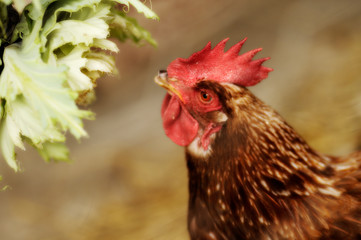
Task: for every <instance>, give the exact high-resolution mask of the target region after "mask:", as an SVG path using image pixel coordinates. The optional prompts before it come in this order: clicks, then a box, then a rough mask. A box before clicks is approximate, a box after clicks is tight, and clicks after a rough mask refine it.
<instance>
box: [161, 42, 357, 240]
mask: <svg viewBox="0 0 361 240" xmlns="http://www.w3.org/2000/svg"><path fill="white" fill-rule="evenodd" d="M227 40H228V39H225V40H223V41H221V42H220V43H218V44H217V45H216V46H215V47H214V48H213V49H212V48H211V44H210V43H208V44H207V45H206V47H205V48H204V49H202V50H201V51H199V52H196V53H194V54H193V55H192V56H191V57H189V58H188V59H182V58H178V59H176V60H174V61H173V62H171V63H170V65H169V66H168V68H167V71H161V72H160V73H159V75H158V76H157V77H156V78H155V81H156V83H157V84H159V85H160V86H162V87H164V88H165V89H167V90H168V93H167V95H166V97H165V99H164V101H163V105H162V109H161V114H162V120H163V127H164V130H165V133H166V135H167V136H168V137H169V138H170V139H171V140H173V141H174V142H175V143H176V144H178V145H181V146H185V148H186V160H187V166H188V172H189V210H188V230H189V233H190V237H191V239H202V240H203V239H210V240H221V239H262V240H263V239H361V170H360V163H361V153H359V152H357V153H354V154H351V155H349V156H347V157H331V156H326V155H323V154H321V153H318V152H316V151H315V150H313V149H312V148H311V147H310V146H309V145H307V143H306V142H305V141H304V140H303V139H302V137H301V136H300V135H298V134H297V133H296V132H295V130H294V129H293V128H292V127H290V126H289V125H288V124H287V123H286V122H285V121H284V120H283V119H282V117H280V115H279V114H277V112H275V111H274V110H273V109H272V108H270V107H269V106H267V105H266V104H264V103H263V102H262V101H260V100H259V99H258V98H256V97H255V96H254V95H253V94H252V93H251V92H250V91H249V90H247V88H246V87H247V86H252V85H255V84H257V83H258V82H260V81H261V80H262V79H264V78H266V77H267V76H268V73H269V72H270V71H272V69H271V68H267V67H264V66H262V63H263V62H264V61H265V60H267V59H268V58H263V59H259V60H252V58H253V56H254V55H255V54H256V53H257V52H259V51H260V50H261V49H255V50H252V51H249V52H247V53H244V54H242V55H239V51H240V49H241V47H242V45H243V44H244V42H245V40H246V39H244V40H242V41H240V42H239V43H237V44H236V45H234V46H232V47H231V48H230V49H229V50H228V51H226V52H224V46H225V44H226V42H227Z"/></svg>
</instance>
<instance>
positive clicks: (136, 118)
mask: <svg viewBox="0 0 361 240" xmlns="http://www.w3.org/2000/svg"><path fill="white" fill-rule="evenodd" d="M146 4H147V5H148V6H150V5H151V6H152V9H153V10H154V11H155V12H156V13H157V14H158V15H159V17H160V21H159V22H157V21H152V20H147V19H143V17H142V16H141V15H139V14H136V13H134V12H133V11H131V12H130V14H131V15H132V16H134V17H136V18H137V19H138V20H139V22H140V23H141V25H143V26H144V27H145V28H146V29H148V30H149V31H150V32H151V33H152V35H153V37H154V38H155V39H156V40H157V42H158V45H159V46H158V48H153V47H151V46H147V45H145V46H143V47H137V46H135V45H134V44H133V43H131V42H130V41H129V42H126V43H125V44H120V45H119V48H120V52H119V54H118V55H117V56H116V61H117V66H118V69H119V75H118V76H112V77H110V76H108V77H105V78H103V79H100V80H99V81H98V88H97V101H96V102H95V103H94V104H93V105H91V106H90V108H91V109H92V110H93V111H94V112H95V113H96V115H97V118H96V120H95V121H87V122H86V123H85V127H86V129H87V131H88V133H89V136H90V137H89V138H87V139H83V140H82V141H81V142H77V141H75V140H73V139H72V138H71V136H69V141H68V146H69V147H70V148H71V156H72V159H73V162H72V163H44V161H42V159H40V157H39V156H38V155H37V153H36V152H34V151H33V150H32V149H31V148H30V147H28V148H27V151H26V152H21V151H19V154H18V158H19V159H20V161H21V166H22V168H23V170H24V171H23V172H21V173H14V172H13V171H12V170H11V169H10V168H9V167H8V166H7V165H6V164H5V162H4V161H3V160H1V161H0V173H1V174H2V176H3V181H2V184H7V185H9V186H10V188H9V189H7V190H6V191H2V192H0V239H1V240H100V239H102V240H118V239H122V240H123V239H126V240H127V239H165V240H169V239H188V234H187V230H186V212H187V199H188V193H187V170H186V166H185V160H184V152H183V149H182V148H181V147H178V146H176V145H175V144H174V143H173V142H171V141H170V140H169V139H167V138H166V136H165V135H164V133H163V129H162V123H161V119H160V106H161V102H162V99H163V97H164V95H165V91H164V90H163V89H161V88H160V87H158V86H157V85H155V84H154V82H153V78H154V76H155V75H156V74H157V72H158V70H159V69H165V68H166V67H167V65H168V64H169V62H170V61H172V60H173V59H175V58H177V57H188V56H189V55H190V54H191V53H193V52H195V51H198V50H200V49H202V48H203V47H204V46H205V44H206V43H207V42H208V41H211V42H212V43H213V46H214V45H215V44H216V43H217V42H219V41H220V40H222V39H224V38H226V37H230V40H229V42H228V45H227V48H229V47H230V46H231V45H233V44H234V43H236V42H238V41H239V40H241V39H243V38H244V37H246V36H247V37H248V41H247V43H246V44H245V45H244V47H243V50H242V52H245V51H248V50H251V49H254V48H257V47H263V51H262V52H261V53H259V54H258V55H257V56H258V57H266V56H271V57H272V59H271V60H269V61H267V62H266V63H265V65H266V66H268V67H272V68H274V71H273V72H272V73H271V74H270V75H269V77H268V79H266V80H264V81H263V82H262V83H261V84H259V85H258V86H255V87H252V88H251V91H252V92H253V93H255V94H256V95H257V96H258V97H259V98H261V99H262V100H263V101H265V102H266V103H267V104H269V105H271V106H272V107H274V108H275V109H276V110H277V111H278V112H280V113H281V115H283V116H284V117H285V119H286V120H287V121H288V122H289V123H290V124H291V125H292V126H294V127H295V128H296V129H297V130H298V132H299V133H300V134H301V135H302V136H303V137H304V138H305V139H306V140H307V141H308V142H309V143H310V144H311V145H312V146H313V147H314V148H316V149H317V150H318V151H321V152H325V153H328V154H334V155H342V154H347V153H349V152H351V151H354V150H357V149H359V150H360V149H361V126H360V122H361V121H360V120H361V1H359V0H345V1H339V0H316V1H315V0H298V1H296V0H267V1H265V0H264V1H259V0H253V1H250V0H238V1H232V0H223V1H218V0H198V1H185V0H177V1H175V0H167V1H166V0H152V2H149V1H148V2H146Z"/></svg>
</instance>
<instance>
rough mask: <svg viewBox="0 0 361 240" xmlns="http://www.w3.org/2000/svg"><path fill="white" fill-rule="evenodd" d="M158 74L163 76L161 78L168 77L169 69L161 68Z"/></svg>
mask: <svg viewBox="0 0 361 240" xmlns="http://www.w3.org/2000/svg"><path fill="white" fill-rule="evenodd" d="M158 76H159V77H161V78H166V77H168V73H167V70H159V72H158Z"/></svg>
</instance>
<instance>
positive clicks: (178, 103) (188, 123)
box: [155, 38, 272, 150]
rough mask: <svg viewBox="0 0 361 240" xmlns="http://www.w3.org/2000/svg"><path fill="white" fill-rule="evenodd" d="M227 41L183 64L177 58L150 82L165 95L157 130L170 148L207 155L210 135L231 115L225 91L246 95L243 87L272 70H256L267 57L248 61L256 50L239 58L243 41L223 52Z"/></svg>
mask: <svg viewBox="0 0 361 240" xmlns="http://www.w3.org/2000/svg"><path fill="white" fill-rule="evenodd" d="M227 41H228V38H227V39H224V40H223V41H221V42H220V43H218V44H217V45H216V46H215V47H214V48H213V49H212V48H211V43H208V44H207V45H206V47H205V48H203V49H202V50H201V51H199V52H196V53H194V54H193V55H191V56H190V57H189V58H188V59H183V58H177V59H176V60H174V61H173V62H171V63H170V64H169V66H168V68H167V70H166V71H160V73H159V75H158V76H157V77H156V78H155V81H156V83H158V84H159V85H160V86H162V87H164V88H165V89H167V90H168V93H167V95H166V97H165V99H164V101H163V105H162V110H161V113H162V119H163V127H164V130H165V133H166V135H167V136H168V137H169V138H170V139H172V140H173V141H174V142H175V143H176V144H178V145H181V146H189V145H190V144H192V143H194V144H196V145H197V147H202V148H203V149H204V150H207V149H208V148H209V146H210V142H211V141H212V137H213V136H214V133H216V132H218V131H219V130H220V129H221V128H222V125H223V124H224V123H225V122H226V121H227V119H228V118H229V117H230V115H231V114H232V111H231V107H232V106H230V104H229V101H228V100H229V99H230V98H231V97H232V96H230V94H231V92H232V91H231V92H230V91H226V90H225V86H228V88H229V89H230V88H232V86H234V87H236V88H237V91H235V92H236V93H237V94H243V93H247V90H246V89H245V88H244V87H247V86H252V85H255V84H257V83H258V82H260V81H261V80H263V79H264V78H266V77H267V76H268V73H269V72H270V71H272V69H271V68H268V67H264V66H262V63H263V62H264V61H266V60H268V59H269V58H262V59H258V60H252V58H253V56H254V55H255V54H256V53H257V52H259V51H261V48H258V49H254V50H251V51H249V52H246V53H244V54H242V55H239V51H240V50H241V47H242V45H243V44H244V43H245V41H246V38H245V39H243V40H242V41H240V42H238V43H237V44H235V45H234V46H232V47H231V48H230V49H229V50H228V51H226V52H224V47H225V44H226V43H227Z"/></svg>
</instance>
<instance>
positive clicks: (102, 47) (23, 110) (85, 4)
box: [0, 0, 158, 171]
mask: <svg viewBox="0 0 361 240" xmlns="http://www.w3.org/2000/svg"><path fill="white" fill-rule="evenodd" d="M11 2H12V1H5V0H2V1H0V17H1V21H0V23H1V24H0V32H1V33H2V35H1V36H0V48H1V49H0V50H1V51H0V53H1V52H3V55H2V65H3V66H2V67H3V69H2V72H1V75H0V148H1V152H2V154H3V156H4V158H5V160H6V162H7V163H8V165H9V166H10V167H11V168H13V169H14V170H15V171H18V170H19V163H18V161H17V159H16V155H15V147H18V148H20V149H23V150H25V145H24V141H26V142H28V143H29V144H30V145H32V146H33V147H35V148H36V149H37V150H38V152H39V154H40V155H41V156H42V157H43V158H44V159H45V160H46V161H50V160H51V159H54V160H59V161H66V160H68V156H69V152H68V149H67V148H66V147H65V145H64V142H65V136H64V134H65V133H66V132H67V131H69V132H70V133H71V134H72V135H73V136H74V137H75V138H77V139H79V138H81V137H84V136H87V133H86V131H85V130H84V128H83V123H82V120H83V119H92V118H94V115H93V113H92V112H90V111H87V110H81V109H79V107H78V106H77V104H76V103H77V102H82V103H84V102H85V103H87V102H89V101H90V100H91V99H94V93H93V90H94V87H95V81H96V79H97V78H99V77H100V76H101V75H102V74H104V73H115V72H116V69H115V63H114V59H113V57H112V56H111V55H109V53H110V52H118V48H117V46H116V44H115V43H114V42H112V41H110V40H108V38H109V37H115V38H118V39H119V40H120V41H124V40H125V39H131V40H133V41H134V42H136V43H140V42H141V41H143V40H144V41H147V42H149V43H150V44H152V45H156V43H155V41H154V40H153V39H152V37H151V35H150V34H149V32H147V31H146V30H145V29H143V28H142V27H141V26H139V25H138V23H137V21H136V20H135V19H133V18H130V17H128V16H127V15H126V12H125V11H124V7H125V8H129V7H130V5H132V6H133V7H134V8H135V9H136V10H137V11H138V12H139V13H142V14H144V16H145V17H147V18H152V19H158V17H157V15H156V14H155V13H154V12H153V11H151V10H150V9H149V8H148V7H146V6H145V5H144V4H143V3H141V2H140V1H138V0H114V1H112V0H61V1H56V0H37V1H32V3H31V4H29V5H27V6H26V7H25V8H24V6H25V3H24V1H20V0H17V1H15V0H14V2H13V6H14V7H15V9H16V10H17V12H18V13H19V14H20V15H19V16H20V18H19V17H17V18H13V20H12V21H8V20H6V19H4V17H6V16H8V15H7V14H9V12H11V11H13V12H14V11H15V10H14V8H12V6H11V5H10V4H11ZM9 9H10V10H9ZM14 19H17V22H16V21H15V20H14ZM14 21H15V22H16V24H14ZM84 98H86V99H85V100H84Z"/></svg>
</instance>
